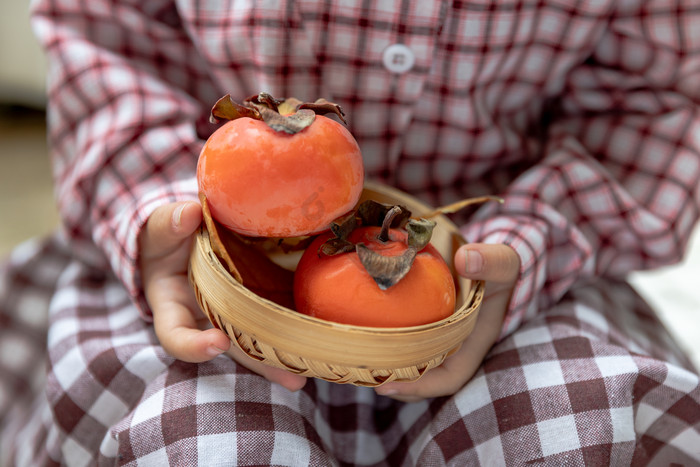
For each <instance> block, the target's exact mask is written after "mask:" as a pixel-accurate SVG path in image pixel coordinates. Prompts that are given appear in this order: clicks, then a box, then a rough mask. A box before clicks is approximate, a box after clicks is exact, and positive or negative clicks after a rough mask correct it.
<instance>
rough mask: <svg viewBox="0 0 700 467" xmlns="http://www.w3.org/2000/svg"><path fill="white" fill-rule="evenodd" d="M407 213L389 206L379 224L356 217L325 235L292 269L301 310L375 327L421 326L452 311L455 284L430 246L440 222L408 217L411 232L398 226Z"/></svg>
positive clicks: (323, 317)
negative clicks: (363, 223) (415, 219)
mask: <svg viewBox="0 0 700 467" xmlns="http://www.w3.org/2000/svg"><path fill="white" fill-rule="evenodd" d="M397 208H398V207H397ZM401 212H402V211H401V208H398V209H396V208H393V209H392V210H388V211H387V212H386V214H385V216H384V220H383V221H382V226H381V227H379V226H371V225H361V224H360V225H359V226H355V225H354V224H355V219H354V218H352V217H350V218H348V220H347V221H345V223H344V225H341V224H340V223H338V224H335V228H334V229H333V231H332V232H326V233H323V234H321V235H319V236H318V237H317V238H316V239H315V240H314V241H313V243H312V244H311V245H310V246H309V247H308V248H307V249H306V250H305V252H304V254H303V255H302V257H301V260H300V261H299V264H298V266H297V269H296V272H295V274H294V303H295V306H296V309H297V311H299V312H300V313H304V314H307V315H310V316H315V317H317V318H321V319H325V320H329V321H334V322H337V323H345V324H353V325H358V326H373V327H404V326H416V325H420V324H426V323H430V322H434V321H439V320H441V319H443V318H446V317H448V316H450V315H451V314H452V313H453V312H454V308H455V301H456V290H455V283H454V278H453V277H452V273H451V271H450V268H449V267H448V266H447V264H446V263H445V260H444V259H443V258H442V256H441V255H440V253H439V252H438V251H437V249H436V248H435V247H433V245H431V244H430V243H429V239H430V233H431V232H432V227H433V226H434V223H433V224H430V223H428V221H424V222H420V221H418V222H414V221H413V220H410V221H408V229H403V228H395V227H392V226H393V225H395V224H392V222H394V221H395V217H396V215H397V213H399V214H401ZM405 212H406V211H405V210H404V211H403V213H405ZM405 217H406V216H404V218H403V221H406V219H405ZM365 219H366V216H365ZM401 222H402V221H401V220H400V221H399V222H398V223H399V224H400V223H401ZM348 224H349V225H348ZM426 231H427V232H426Z"/></svg>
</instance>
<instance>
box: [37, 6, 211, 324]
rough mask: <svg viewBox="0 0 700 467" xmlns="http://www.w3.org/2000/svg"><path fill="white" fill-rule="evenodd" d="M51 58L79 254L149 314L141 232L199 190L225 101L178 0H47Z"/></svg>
mask: <svg viewBox="0 0 700 467" xmlns="http://www.w3.org/2000/svg"><path fill="white" fill-rule="evenodd" d="M32 25H33V28H34V31H35V34H36V35H37V37H38V38H39V40H40V41H41V43H42V44H43V46H44V48H45V50H46V53H47V59H48V64H49V72H48V76H49V79H48V112H47V118H48V126H49V143H50V148H51V158H52V165H53V175H54V182H55V194H56V198H57V203H58V209H59V212H60V215H61V219H62V222H63V227H64V228H65V230H66V231H67V232H68V237H69V238H70V241H71V248H72V251H74V252H75V254H76V255H78V256H79V257H81V259H82V260H84V261H86V262H88V263H89V264H92V265H93V266H95V267H96V268H111V270H112V271H114V273H115V274H116V275H117V276H118V277H119V278H120V279H121V280H122V281H123V283H124V284H125V285H126V287H127V288H128V290H129V292H130V293H131V295H132V296H133V297H134V299H135V301H136V302H137V304H139V305H140V307H141V310H142V311H143V313H144V316H145V317H148V316H149V312H148V309H147V306H146V305H145V300H144V297H143V293H142V291H141V287H140V283H139V282H140V278H139V274H138V268H137V253H138V251H137V238H138V233H139V231H140V228H141V226H142V225H143V224H144V222H145V220H146V219H147V218H148V216H149V214H150V213H151V212H152V211H153V210H154V209H155V208H156V207H157V206H159V205H162V204H164V203H167V202H172V201H178V200H186V199H192V200H196V199H197V185H196V180H195V172H196V162H197V157H198V154H199V151H200V149H201V145H202V144H203V140H202V138H201V137H199V136H198V131H197V129H198V127H199V125H202V124H206V123H205V122H206V117H207V116H208V109H204V108H202V106H201V104H199V103H200V102H214V101H215V99H214V98H213V95H209V94H208V93H211V92H212V91H213V88H214V87H213V86H212V85H211V82H210V80H209V79H208V77H207V76H205V75H203V74H202V72H200V70H204V69H205V67H204V66H202V63H201V62H202V59H201V57H200V56H199V55H198V53H197V51H196V50H195V48H194V47H193V45H192V44H191V42H190V41H189V40H188V37H187V35H186V33H185V31H184V30H183V28H182V27H181V26H180V23H179V17H178V15H177V12H176V10H175V7H174V6H173V5H172V4H170V3H169V2H168V1H167V0H154V1H148V2H135V1H133V2H132V1H123V2H113V3H110V2H107V1H105V0H95V1H90V2H68V1H60V0H39V1H37V2H34V4H33V6H32Z"/></svg>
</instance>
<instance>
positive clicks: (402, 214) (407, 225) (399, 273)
mask: <svg viewBox="0 0 700 467" xmlns="http://www.w3.org/2000/svg"><path fill="white" fill-rule="evenodd" d="M435 225H436V224H435V222H434V221H431V220H428V219H412V218H411V212H410V211H409V210H408V209H407V208H405V207H403V206H399V205H396V206H390V205H385V204H382V203H378V202H376V201H373V200H368V201H365V202H364V203H362V204H361V205H360V206H359V207H358V209H357V210H356V211H355V212H353V213H350V214H348V215H346V216H343V217H341V218H338V219H336V221H335V222H333V223H332V224H331V232H332V233H333V234H334V235H335V236H334V237H331V238H330V239H329V240H327V241H326V242H325V243H324V244H323V245H321V248H320V250H319V254H324V255H327V256H334V255H338V254H342V253H349V252H352V251H355V252H356V253H357V256H358V258H359V260H360V263H361V264H362V266H363V267H364V268H365V270H366V271H367V272H368V273H369V275H370V276H371V277H372V279H374V281H375V282H376V283H377V285H378V286H379V288H380V289H382V290H386V289H388V288H389V287H391V286H393V285H395V284H396V283H398V282H399V281H400V280H401V279H402V278H403V277H405V276H406V274H408V272H409V271H410V269H411V266H412V265H413V262H414V260H415V258H416V255H417V254H418V252H419V251H420V250H422V249H423V248H424V247H425V246H426V245H427V244H428V243H430V238H431V235H432V231H433V228H434V227H435ZM358 227H381V230H380V231H379V233H378V234H377V235H376V236H375V237H374V238H372V239H371V243H374V244H377V243H379V244H388V243H392V242H396V240H395V239H394V238H393V237H392V236H391V235H390V230H392V229H402V228H403V229H405V231H406V233H407V235H406V248H405V250H404V251H403V252H402V253H401V254H398V255H385V254H382V253H379V252H377V251H375V250H374V249H372V248H370V247H368V246H367V245H366V244H365V243H362V242H358V243H357V244H354V243H353V242H351V241H350V240H349V237H350V234H351V233H352V232H353V231H355V229H356V228H358Z"/></svg>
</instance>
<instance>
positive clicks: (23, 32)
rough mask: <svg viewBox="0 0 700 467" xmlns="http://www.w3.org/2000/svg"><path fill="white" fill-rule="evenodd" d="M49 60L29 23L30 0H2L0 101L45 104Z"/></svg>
mask: <svg viewBox="0 0 700 467" xmlns="http://www.w3.org/2000/svg"><path fill="white" fill-rule="evenodd" d="M45 76H46V63H45V60H44V56H43V52H42V50H41V47H40V46H39V43H38V41H37V40H36V38H35V37H34V35H33V33H32V30H31V28H30V25H29V0H0V102H2V103H10V104H22V105H27V106H32V107H41V106H43V105H44V102H45V99H44V90H45V85H44V83H45Z"/></svg>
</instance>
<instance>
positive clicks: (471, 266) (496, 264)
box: [454, 243, 520, 283]
mask: <svg viewBox="0 0 700 467" xmlns="http://www.w3.org/2000/svg"><path fill="white" fill-rule="evenodd" d="M454 261H455V268H456V269H457V273H458V274H460V275H461V276H464V277H466V278H468V279H474V280H483V281H486V282H500V283H513V282H515V281H516V279H517V278H518V274H519V272H520V257H519V256H518V254H517V253H516V252H515V250H514V249H513V248H511V247H510V246H508V245H504V244H497V245H490V244H486V243H470V244H467V245H463V246H462V247H460V248H459V249H458V250H457V252H456V253H455V258H454Z"/></svg>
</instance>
